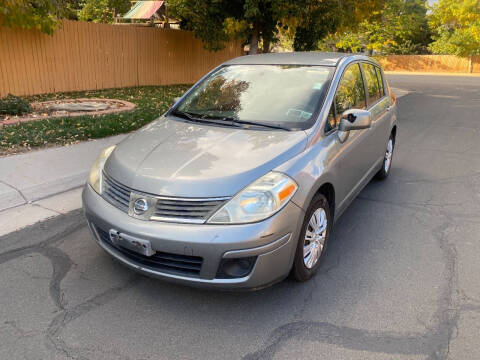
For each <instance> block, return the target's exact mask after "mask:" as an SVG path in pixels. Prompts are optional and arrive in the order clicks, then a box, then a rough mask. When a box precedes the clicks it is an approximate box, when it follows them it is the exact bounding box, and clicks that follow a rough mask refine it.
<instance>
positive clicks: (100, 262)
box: [0, 75, 480, 360]
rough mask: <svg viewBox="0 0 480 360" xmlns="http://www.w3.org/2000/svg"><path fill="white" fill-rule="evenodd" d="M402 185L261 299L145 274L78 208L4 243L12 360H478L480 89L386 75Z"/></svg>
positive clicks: (465, 82) (364, 197) (3, 332)
mask: <svg viewBox="0 0 480 360" xmlns="http://www.w3.org/2000/svg"><path fill="white" fill-rule="evenodd" d="M388 78H389V80H390V83H391V85H392V86H394V87H396V88H399V89H404V90H408V91H410V93H409V94H408V95H406V96H404V97H402V98H401V99H400V100H399V110H400V112H399V113H400V117H399V132H398V136H397V148H396V153H395V155H394V161H393V168H392V173H391V177H390V178H389V179H388V180H387V181H385V182H377V181H373V182H372V183H371V184H369V185H368V186H367V188H366V189H365V190H364V191H363V192H362V193H361V194H360V196H359V198H358V199H357V200H355V202H354V203H353V204H352V206H351V207H350V208H349V210H347V211H346V212H345V214H344V215H343V216H342V218H341V219H340V220H339V221H338V222H337V224H336V226H335V230H334V233H333V239H331V242H330V247H329V253H328V256H327V259H326V261H325V262H324V264H323V268H322V269H321V271H320V273H318V274H317V276H316V277H315V278H314V279H313V280H312V281H310V282H308V283H303V284H299V283H295V282H293V281H291V280H286V281H284V282H282V283H280V284H277V285H275V286H273V287H271V288H268V289H265V290H262V291H259V292H253V293H225V292H211V291H203V290H198V289H192V288H187V287H182V286H178V285H172V284H169V283H164V282H161V281H157V280H152V279H149V278H145V277H142V276H140V275H137V274H135V273H133V272H131V271H129V270H128V269H126V268H124V267H123V266H121V265H120V264H118V263H116V262H115V261H114V260H112V259H111V258H110V257H109V256H107V255H106V254H105V253H103V252H102V251H101V250H100V249H99V248H98V247H97V245H95V244H94V242H93V241H92V240H91V239H90V235H89V233H88V231H87V228H86V225H85V222H84V220H83V216H82V213H81V211H80V210H78V211H74V212H71V213H69V214H67V215H60V216H58V217H56V218H54V219H51V220H48V221H45V222H43V223H39V224H37V225H34V226H31V227H29V228H26V229H23V230H20V231H17V232H15V233H11V234H9V235H6V236H3V237H0V358H1V359H251V360H253V359H297V358H302V359H329V360H332V359H342V360H346V359H395V360H397V359H398V360H402V359H405V360H407V359H408V360H415V359H429V360H433V359H480V346H479V345H478V343H479V340H480V261H479V254H480V241H479V240H480V238H479V234H480V213H479V210H480V140H479V133H480V115H479V114H480V78H478V77H454V76H410V75H401V76H400V75H390V76H388Z"/></svg>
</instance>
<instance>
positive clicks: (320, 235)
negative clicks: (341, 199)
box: [292, 194, 332, 281]
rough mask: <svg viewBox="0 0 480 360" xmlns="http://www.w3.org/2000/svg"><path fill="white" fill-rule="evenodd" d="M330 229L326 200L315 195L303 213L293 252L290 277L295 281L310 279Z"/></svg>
mask: <svg viewBox="0 0 480 360" xmlns="http://www.w3.org/2000/svg"><path fill="white" fill-rule="evenodd" d="M331 227H332V219H331V215H330V207H329V205H328V201H327V198H326V197H325V196H324V195H323V194H317V195H315V197H314V198H313V200H312V202H311V204H310V206H309V207H308V209H307V212H306V213H305V219H304V221H303V225H302V231H301V232H300V238H299V240H298V244H297V250H296V252H295V260H294V263H293V269H292V275H293V277H294V278H295V279H296V280H297V281H306V280H308V279H310V278H311V277H312V276H313V275H314V274H315V272H316V271H317V269H318V268H319V267H320V264H321V262H322V260H323V258H324V256H325V252H326V249H327V242H328V237H329V234H330V229H331Z"/></svg>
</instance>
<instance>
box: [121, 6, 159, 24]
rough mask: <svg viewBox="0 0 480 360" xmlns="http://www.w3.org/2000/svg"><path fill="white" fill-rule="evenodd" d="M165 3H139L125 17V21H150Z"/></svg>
mask: <svg viewBox="0 0 480 360" xmlns="http://www.w3.org/2000/svg"><path fill="white" fill-rule="evenodd" d="M163 3H164V1H137V2H136V3H135V5H133V7H132V8H131V9H130V10H129V11H128V12H127V13H126V14H125V15H124V16H123V18H124V19H139V20H140V19H143V20H148V19H150V18H151V17H152V16H153V15H154V14H155V13H156V12H157V11H158V9H160V7H161V6H162V5H163Z"/></svg>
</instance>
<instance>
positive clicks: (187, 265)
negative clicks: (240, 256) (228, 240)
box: [95, 227, 203, 276]
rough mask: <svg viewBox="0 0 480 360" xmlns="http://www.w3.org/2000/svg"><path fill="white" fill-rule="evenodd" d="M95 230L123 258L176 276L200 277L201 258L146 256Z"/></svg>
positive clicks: (164, 255)
mask: <svg viewBox="0 0 480 360" xmlns="http://www.w3.org/2000/svg"><path fill="white" fill-rule="evenodd" d="M95 228H96V230H97V232H98V235H99V237H100V240H101V241H102V242H103V243H104V244H107V245H108V246H109V247H111V248H114V249H115V250H117V251H118V252H120V253H121V254H122V255H123V256H125V257H126V258H128V259H129V260H131V261H133V262H135V263H137V264H140V265H143V266H145V267H148V268H150V269H152V270H156V271H159V272H164V273H169V274H175V275H184V276H185V275H186V276H199V274H200V270H201V268H202V263H203V258H201V257H199V256H188V255H178V254H171V253H165V252H156V253H155V254H154V255H152V256H145V255H142V254H139V253H136V252H135V251H131V250H129V249H126V248H124V247H121V246H116V245H114V244H113V243H112V241H111V239H110V235H109V234H108V232H106V231H104V230H102V229H100V228H99V227H95Z"/></svg>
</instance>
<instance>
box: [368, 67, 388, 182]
mask: <svg viewBox="0 0 480 360" xmlns="http://www.w3.org/2000/svg"><path fill="white" fill-rule="evenodd" d="M361 68H362V73H363V76H364V80H365V87H366V89H365V91H366V94H367V110H368V111H370V113H371V114H372V125H371V128H370V131H369V136H368V138H367V139H366V144H365V145H366V146H367V147H368V158H369V159H370V168H371V171H373V172H374V171H376V169H377V167H378V165H379V163H381V162H382V161H383V157H384V155H385V147H386V144H387V140H388V136H389V134H390V123H391V121H390V116H391V114H390V112H389V108H390V105H391V101H390V98H389V97H388V96H386V92H385V88H384V84H383V76H382V73H381V70H380V68H379V67H378V66H376V65H374V64H372V63H369V62H362V63H361Z"/></svg>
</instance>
